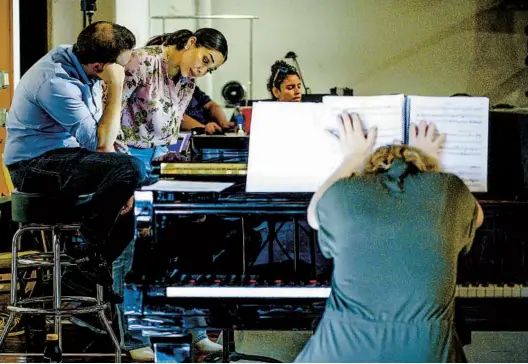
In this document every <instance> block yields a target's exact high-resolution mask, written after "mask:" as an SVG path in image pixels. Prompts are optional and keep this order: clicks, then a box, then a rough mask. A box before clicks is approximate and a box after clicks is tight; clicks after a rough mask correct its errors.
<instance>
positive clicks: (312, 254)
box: [309, 230, 317, 279]
mask: <svg viewBox="0 0 528 364" xmlns="http://www.w3.org/2000/svg"><path fill="white" fill-rule="evenodd" d="M311 232H312V233H311V234H310V239H309V241H310V263H311V265H312V266H311V268H312V277H313V279H315V278H316V277H317V262H316V261H315V259H316V258H315V243H316V241H317V230H312V231H311Z"/></svg>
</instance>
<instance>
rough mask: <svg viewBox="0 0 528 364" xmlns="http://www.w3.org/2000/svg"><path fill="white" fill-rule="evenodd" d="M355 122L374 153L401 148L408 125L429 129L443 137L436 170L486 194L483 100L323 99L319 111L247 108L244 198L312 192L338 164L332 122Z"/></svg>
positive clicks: (311, 106) (312, 107)
mask: <svg viewBox="0 0 528 364" xmlns="http://www.w3.org/2000/svg"><path fill="white" fill-rule="evenodd" d="M342 112H355V113H357V114H359V116H360V118H361V120H362V122H363V125H364V127H365V128H366V129H367V130H368V128H370V127H371V126H377V128H378V138H377V143H376V145H375V148H377V147H380V146H382V145H388V144H392V143H393V142H394V140H399V141H401V142H403V143H408V139H409V138H408V135H409V133H408V132H409V130H408V129H409V125H410V123H415V124H418V123H419V122H420V121H421V120H425V121H427V122H433V123H435V124H436V126H437V128H438V131H439V132H440V133H445V134H447V137H446V143H445V145H444V148H443V151H442V156H441V160H440V163H441V165H442V168H443V170H444V171H445V172H448V173H453V174H456V175H458V176H459V177H460V178H461V179H462V180H463V181H464V182H465V183H466V185H467V186H468V187H469V189H470V190H471V191H472V192H487V177H488V171H487V169H488V163H487V162H488V124H489V99H488V98H485V97H435V96H405V95H403V94H397V95H381V96H325V97H324V98H323V102H322V103H281V102H275V103H273V102H259V103H257V104H255V105H254V110H253V120H252V135H251V140H250V149H249V158H248V178H247V185H246V190H247V191H248V192H314V191H316V190H317V188H318V186H320V185H321V184H322V183H323V182H324V180H325V179H326V178H327V177H328V176H329V175H330V174H331V173H332V172H333V171H334V170H335V168H337V166H338V165H339V163H341V161H342V155H341V151H340V149H339V141H338V139H337V138H336V137H335V135H336V134H337V130H338V129H337V128H338V127H337V125H338V124H337V122H338V118H337V117H338V114H340V113H342Z"/></svg>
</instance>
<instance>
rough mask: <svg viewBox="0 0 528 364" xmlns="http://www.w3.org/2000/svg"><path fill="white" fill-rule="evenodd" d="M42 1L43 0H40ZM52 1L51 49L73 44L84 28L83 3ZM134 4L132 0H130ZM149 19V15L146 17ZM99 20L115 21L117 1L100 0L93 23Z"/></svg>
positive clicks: (62, 0)
mask: <svg viewBox="0 0 528 364" xmlns="http://www.w3.org/2000/svg"><path fill="white" fill-rule="evenodd" d="M38 1H42V0H38ZM48 1H51V16H50V19H49V21H48V22H50V23H51V29H50V31H49V33H51V34H50V36H51V44H50V45H51V47H52V48H53V47H57V46H59V45H61V44H73V43H75V40H76V39H77V35H78V34H79V33H80V32H81V30H82V27H83V13H82V11H81V4H80V3H81V2H80V1H78V0H48ZM129 1H130V2H132V0H129ZM144 16H145V17H148V14H145V15H144ZM99 20H107V21H114V20H115V0H98V1H97V11H96V12H95V14H94V17H93V18H92V21H93V22H96V21H99Z"/></svg>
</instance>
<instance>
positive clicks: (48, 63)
mask: <svg viewBox="0 0 528 364" xmlns="http://www.w3.org/2000/svg"><path fill="white" fill-rule="evenodd" d="M102 109H103V106H102V90H101V82H100V81H99V80H95V79H90V78H88V76H87V75H86V72H85V71H84V69H83V68H82V66H81V64H80V63H79V60H78V59H77V57H76V56H75V55H74V54H73V52H72V47H71V46H60V47H57V48H55V49H53V50H52V51H51V52H49V53H48V54H47V55H46V56H44V57H43V58H41V59H40V60H39V61H38V62H37V63H35V64H34V65H33V66H32V67H31V68H30V69H29V70H28V71H27V72H26V73H25V74H24V76H23V77H22V78H21V79H20V82H19V83H18V85H17V88H16V90H15V95H14V97H13V102H12V104H11V109H10V112H9V116H8V118H7V123H6V125H7V138H6V145H5V150H4V163H5V164H6V165H8V166H9V165H10V164H13V163H16V162H20V161H24V160H28V159H31V158H35V157H38V156H39V155H41V154H43V153H45V152H48V151H50V150H53V149H58V148H75V147H81V148H86V149H88V150H91V151H95V150H96V149H97V142H98V141H97V123H98V121H99V119H100V118H101V115H102Z"/></svg>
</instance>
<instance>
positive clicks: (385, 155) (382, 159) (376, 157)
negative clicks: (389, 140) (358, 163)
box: [360, 145, 440, 174]
mask: <svg viewBox="0 0 528 364" xmlns="http://www.w3.org/2000/svg"><path fill="white" fill-rule="evenodd" d="M395 159H401V160H403V161H404V162H406V163H408V164H411V165H413V166H415V167H416V169H418V170H419V171H420V172H440V164H439V163H438V160H437V159H435V158H433V157H430V156H428V155H426V154H425V153H424V152H422V151H421V150H420V149H418V148H414V147H410V146H408V145H388V146H384V147H380V148H378V149H377V150H375V151H374V153H372V155H371V156H370V157H369V158H368V160H367V162H366V163H365V167H364V168H363V171H362V172H361V173H360V174H370V173H380V172H385V171H387V170H388V169H389V168H390V167H391V166H392V162H393V161H394V160H395Z"/></svg>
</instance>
